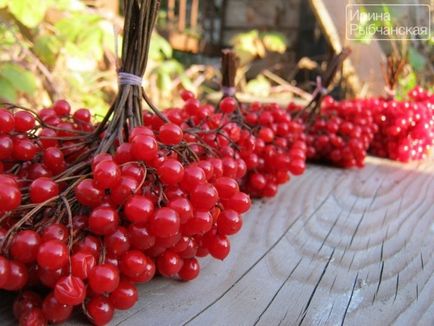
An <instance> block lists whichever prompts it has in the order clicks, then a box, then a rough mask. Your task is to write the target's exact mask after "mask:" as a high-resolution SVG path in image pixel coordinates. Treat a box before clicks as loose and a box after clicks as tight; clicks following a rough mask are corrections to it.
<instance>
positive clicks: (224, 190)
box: [214, 177, 239, 198]
mask: <svg viewBox="0 0 434 326" xmlns="http://www.w3.org/2000/svg"><path fill="white" fill-rule="evenodd" d="M214 186H215V188H216V189H217V192H218V194H219V197H220V198H230V197H232V196H233V195H234V194H236V193H237V192H238V191H239V186H238V182H237V181H236V180H235V179H232V178H228V177H220V178H217V179H216V180H215V182H214Z"/></svg>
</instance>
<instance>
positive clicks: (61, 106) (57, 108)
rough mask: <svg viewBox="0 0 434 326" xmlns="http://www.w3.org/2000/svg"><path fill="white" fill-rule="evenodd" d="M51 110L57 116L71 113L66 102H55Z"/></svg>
mask: <svg viewBox="0 0 434 326" xmlns="http://www.w3.org/2000/svg"><path fill="white" fill-rule="evenodd" d="M53 110H54V112H56V114H57V115H59V116H66V115H68V114H69V113H70V112H71V106H70V105H69V103H68V102H67V101H66V100H57V101H56V102H54V104H53ZM74 115H75V114H74Z"/></svg>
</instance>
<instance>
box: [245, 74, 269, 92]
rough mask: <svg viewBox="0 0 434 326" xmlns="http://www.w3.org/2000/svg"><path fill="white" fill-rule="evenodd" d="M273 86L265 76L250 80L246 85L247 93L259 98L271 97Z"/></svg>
mask: <svg viewBox="0 0 434 326" xmlns="http://www.w3.org/2000/svg"><path fill="white" fill-rule="evenodd" d="M270 89H271V84H270V82H269V81H268V79H267V78H265V77H264V76H263V75H259V76H258V77H256V78H255V79H252V80H250V81H249V82H248V83H247V85H246V91H247V92H249V93H250V94H254V95H255V96H258V97H267V96H269V95H270Z"/></svg>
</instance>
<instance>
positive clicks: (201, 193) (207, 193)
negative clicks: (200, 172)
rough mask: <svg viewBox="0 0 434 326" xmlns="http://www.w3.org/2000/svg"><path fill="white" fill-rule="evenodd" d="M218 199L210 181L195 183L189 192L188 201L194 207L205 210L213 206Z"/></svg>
mask: <svg viewBox="0 0 434 326" xmlns="http://www.w3.org/2000/svg"><path fill="white" fill-rule="evenodd" d="M218 199H219V196H218V192H217V190H216V188H215V187H214V186H213V185H212V184H210V183H204V184H199V185H197V186H196V187H195V188H194V190H193V191H192V192H191V193H190V201H191V204H192V205H193V207H194V208H196V209H198V210H202V211H207V210H210V209H211V208H213V207H214V206H215V205H216V204H217V201H218Z"/></svg>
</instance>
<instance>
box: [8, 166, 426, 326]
mask: <svg viewBox="0 0 434 326" xmlns="http://www.w3.org/2000/svg"><path fill="white" fill-rule="evenodd" d="M433 178H434V162H432V161H430V162H423V163H411V164H408V165H402V164H399V163H393V162H389V161H385V160H380V159H375V158H369V159H368V161H367V164H366V167H365V168H364V169H362V170H351V171H344V170H338V169H333V168H327V167H319V166H310V167H309V169H308V172H307V173H306V174H305V175H304V176H302V177H298V178H294V179H293V180H291V182H290V183H289V184H287V185H285V186H284V187H282V188H281V189H280V191H279V193H278V195H277V197H276V198H274V199H271V200H267V201H264V202H257V203H256V204H255V205H254V207H253V209H252V211H251V212H250V213H249V214H247V215H246V216H245V227H244V228H243V230H242V231H241V233H240V234H239V235H237V236H235V237H233V241H232V251H231V255H230V256H229V257H228V258H227V259H226V260H225V261H224V262H217V261H211V260H207V259H205V260H202V269H203V270H202V273H201V275H200V277H199V279H197V280H196V281H193V282H190V283H180V282H176V281H169V280H166V279H157V280H155V281H152V282H151V283H149V284H146V285H143V286H141V287H140V292H141V299H140V301H139V302H138V303H137V304H136V306H135V307H134V308H133V309H131V310H129V311H126V312H118V313H117V314H116V315H115V319H114V321H113V325H186V324H187V325H343V324H345V325H367V324H369V325H388V324H392V323H394V324H397V325H416V324H420V325H432V324H434V303H433V302H434V300H433V299H434V277H433V272H434V262H433V259H432V256H433V252H434V206H433V202H434V182H433ZM9 309H10V307H9ZM2 312H3V313H4V314H8V312H7V310H6V308H3V309H2ZM3 316H5V315H3ZM80 323H81V320H74V321H73V322H71V323H70V324H71V325H73V324H80ZM2 325H3V323H2Z"/></svg>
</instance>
